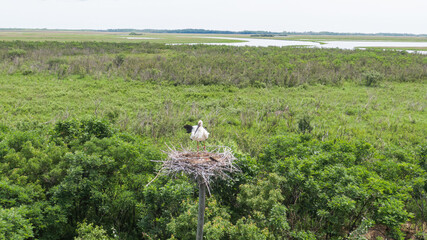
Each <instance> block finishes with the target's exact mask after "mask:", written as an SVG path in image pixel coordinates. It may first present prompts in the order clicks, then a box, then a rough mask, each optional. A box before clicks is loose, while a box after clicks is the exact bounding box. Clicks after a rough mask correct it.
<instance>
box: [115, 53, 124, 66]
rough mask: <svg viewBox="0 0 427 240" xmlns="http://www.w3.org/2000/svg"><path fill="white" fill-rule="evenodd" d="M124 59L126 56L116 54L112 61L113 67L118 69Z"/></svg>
mask: <svg viewBox="0 0 427 240" xmlns="http://www.w3.org/2000/svg"><path fill="white" fill-rule="evenodd" d="M125 58H126V56H125V55H124V54H122V53H121V54H118V55H117V56H116V57H115V58H114V60H113V63H114V65H116V67H120V66H121V65H122V64H123V63H124V62H125Z"/></svg>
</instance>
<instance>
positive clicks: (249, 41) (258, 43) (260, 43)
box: [204, 37, 427, 54]
mask: <svg viewBox="0 0 427 240" xmlns="http://www.w3.org/2000/svg"><path fill="white" fill-rule="evenodd" d="M209 38H217V39H230V40H241V41H245V42H236V43H204V44H209V45H229V46H252V47H268V46H276V47H284V46H308V47H319V48H340V49H356V48H361V49H363V48H368V47H375V48H381V47H385V48H390V47H399V48H400V47H405V48H412V47H413V48H418V47H426V48H427V42H393V41H388V42H387V41H322V43H319V42H313V41H290V40H277V39H257V38H229V37H209ZM407 52H410V53H421V54H427V51H412V50H407Z"/></svg>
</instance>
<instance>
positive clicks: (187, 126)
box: [184, 125, 193, 133]
mask: <svg viewBox="0 0 427 240" xmlns="http://www.w3.org/2000/svg"><path fill="white" fill-rule="evenodd" d="M184 128H185V129H186V130H187V133H191V130H193V126H191V125H185V126H184Z"/></svg>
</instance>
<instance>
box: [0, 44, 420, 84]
mask: <svg viewBox="0 0 427 240" xmlns="http://www.w3.org/2000/svg"><path fill="white" fill-rule="evenodd" d="M0 58H3V59H4V60H5V61H6V62H5V63H4V64H3V65H0V71H3V72H7V73H9V74H13V73H26V74H29V73H30V72H28V66H31V74H33V73H49V74H53V75H56V76H58V78H64V77H67V76H70V75H79V76H81V77H84V76H86V75H89V76H92V77H95V78H100V77H101V76H105V77H121V78H123V79H133V80H138V81H149V82H155V83H171V84H175V85H190V84H203V85H212V84H224V85H234V86H239V87H246V86H254V87H260V88H261V87H268V86H286V87H289V86H296V85H301V84H313V83H320V84H331V85H336V84H340V83H342V82H343V81H362V83H363V84H365V85H367V86H374V85H378V84H379V83H380V82H381V81H382V80H383V79H386V80H393V81H418V82H420V81H423V80H425V79H426V77H427V64H426V63H425V56H423V55H417V54H408V53H405V52H397V51H382V50H363V51H362V50H354V51H353V50H339V49H315V48H292V47H286V48H279V47H268V48H253V47H230V46H206V45H190V46H188V45H181V46H171V45H162V44H151V43H120V44H119V43H105V42H104V43H103V42H64V43H60V42H21V41H14V42H0Z"/></svg>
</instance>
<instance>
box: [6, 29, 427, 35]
mask: <svg viewBox="0 0 427 240" xmlns="http://www.w3.org/2000/svg"><path fill="white" fill-rule="evenodd" d="M29 30H37V31H97V32H144V33H192V34H245V35H246V34H247V35H254V34H260V35H277V36H287V35H331V36H335V35H337V36H351V35H357V36H393V37H427V34H413V33H359V32H345V33H340V32H328V31H321V32H313V31H306V32H295V31H293V32H287V31H283V32H270V31H251V30H243V31H227V30H209V29H192V28H186V29H134V28H117V29H106V30H100V29H46V28H0V31H29Z"/></svg>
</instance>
